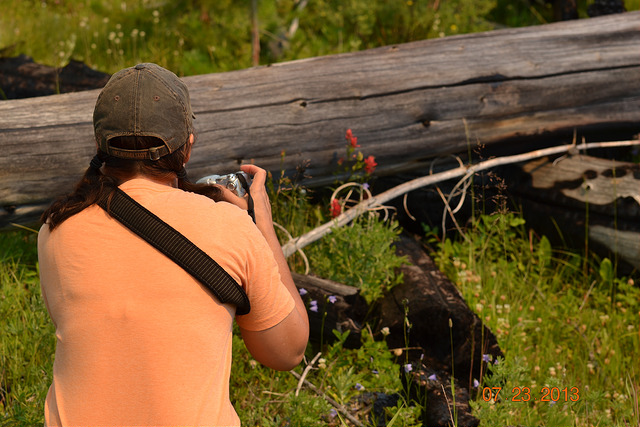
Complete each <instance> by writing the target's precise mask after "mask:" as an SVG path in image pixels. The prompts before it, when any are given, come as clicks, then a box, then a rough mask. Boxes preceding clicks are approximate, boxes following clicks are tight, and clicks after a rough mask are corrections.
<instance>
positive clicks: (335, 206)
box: [331, 199, 342, 218]
mask: <svg viewBox="0 0 640 427" xmlns="http://www.w3.org/2000/svg"><path fill="white" fill-rule="evenodd" d="M341 213H342V206H340V202H338V199H331V218H335V217H337V216H338V215H340V214H341Z"/></svg>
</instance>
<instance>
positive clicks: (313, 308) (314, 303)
mask: <svg viewBox="0 0 640 427" xmlns="http://www.w3.org/2000/svg"><path fill="white" fill-rule="evenodd" d="M309 310H311V311H313V312H314V313H317V312H318V301H316V300H312V301H311V303H310V305H309Z"/></svg>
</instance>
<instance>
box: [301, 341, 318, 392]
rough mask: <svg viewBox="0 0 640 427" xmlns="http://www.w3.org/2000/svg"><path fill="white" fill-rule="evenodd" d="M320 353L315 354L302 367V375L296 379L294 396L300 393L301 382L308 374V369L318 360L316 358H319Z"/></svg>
mask: <svg viewBox="0 0 640 427" xmlns="http://www.w3.org/2000/svg"><path fill="white" fill-rule="evenodd" d="M321 354H322V353H320V352H319V353H318V354H316V355H315V357H314V358H313V359H311V362H309V364H308V365H307V366H306V367H305V368H304V371H302V375H301V376H300V379H299V380H298V387H296V396H297V395H298V394H299V393H300V389H301V388H302V384H303V383H304V380H305V378H307V375H308V374H309V371H311V369H312V368H313V365H315V364H316V362H317V361H318V359H319V358H320V355H321Z"/></svg>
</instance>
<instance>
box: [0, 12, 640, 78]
mask: <svg viewBox="0 0 640 427" xmlns="http://www.w3.org/2000/svg"><path fill="white" fill-rule="evenodd" d="M587 3H588V2H587V1H586V0H580V1H579V2H578V9H579V14H580V16H581V17H586V8H587ZM589 3H590V2H589ZM257 4H258V10H257V18H258V32H259V37H260V58H259V62H260V64H268V63H273V62H279V61H285V60H294V59H300V58H306V57H312V56H320V55H327V54H333V53H342V52H352V51H357V50H362V49H368V48H374V47H379V46H386V45H392V44H397V43H405V42H410V41H415V40H424V39H427V38H436V37H444V36H450V35H456V34H466V33H471V32H478V31H486V30H491V29H493V28H495V27H496V26H525V25H535V24H541V23H546V22H551V21H553V19H554V18H553V10H552V9H551V6H550V5H549V4H548V3H547V2H542V1H536V2H530V1H527V0H518V1H515V2H512V1H506V0H447V1H443V0H435V1H434V0H371V1H370V0H349V1H340V0H314V1H309V2H303V1H297V0H280V1H277V2H269V1H261V2H257ZM626 7H627V10H638V9H639V8H640V5H639V1H638V0H627V1H626ZM251 34H252V9H251V2H249V1H247V0H244V1H240V2H234V1H231V0H222V1H214V0H176V1H165V2H158V1H155V0H119V1H117V2H108V1H104V0H65V1H59V0H6V1H4V2H3V4H2V14H0V48H4V47H12V48H11V50H10V51H9V52H14V53H15V54H18V53H24V54H27V55H29V56H31V57H33V58H34V59H35V60H36V61H38V62H42V63H45V64H49V65H52V66H56V67H62V66H64V65H66V64H67V63H68V62H69V60H70V59H75V60H79V61H83V62H85V63H86V64H88V65H89V66H90V67H92V68H96V69H99V70H101V71H105V72H109V73H114V72H115V71H117V70H119V69H121V68H123V67H126V66H130V65H132V64H134V63H137V62H155V63H158V64H160V65H162V66H164V67H167V68H169V69H171V70H173V71H175V72H176V73H177V74H179V75H193V74H204V73H212V72H221V71H229V70H237V69H242V68H248V67H251V66H252V65H253V59H252V55H253V54H252V39H251Z"/></svg>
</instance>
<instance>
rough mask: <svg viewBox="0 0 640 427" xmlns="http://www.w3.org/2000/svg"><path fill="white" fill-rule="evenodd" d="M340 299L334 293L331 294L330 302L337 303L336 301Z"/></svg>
mask: <svg viewBox="0 0 640 427" xmlns="http://www.w3.org/2000/svg"><path fill="white" fill-rule="evenodd" d="M337 300H338V298H336V297H335V296H334V295H329V302H330V303H331V304H335V302H336V301H337Z"/></svg>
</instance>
